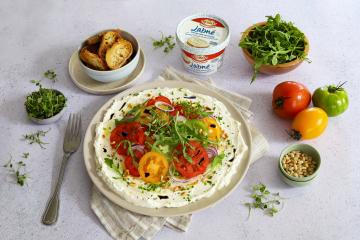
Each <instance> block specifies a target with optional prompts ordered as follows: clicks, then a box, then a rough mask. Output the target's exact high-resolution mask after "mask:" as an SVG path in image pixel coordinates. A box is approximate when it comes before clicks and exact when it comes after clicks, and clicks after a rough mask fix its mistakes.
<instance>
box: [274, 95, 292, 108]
mask: <svg viewBox="0 0 360 240" xmlns="http://www.w3.org/2000/svg"><path fill="white" fill-rule="evenodd" d="M289 98H290V97H278V98H277V99H275V105H276V108H281V107H282V106H284V103H285V100H286V99H289Z"/></svg>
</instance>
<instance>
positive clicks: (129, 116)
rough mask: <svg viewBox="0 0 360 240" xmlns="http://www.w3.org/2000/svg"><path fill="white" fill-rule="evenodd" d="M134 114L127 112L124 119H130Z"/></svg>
mask: <svg viewBox="0 0 360 240" xmlns="http://www.w3.org/2000/svg"><path fill="white" fill-rule="evenodd" d="M134 117H135V115H134V114H128V115H126V116H125V118H126V119H131V118H134Z"/></svg>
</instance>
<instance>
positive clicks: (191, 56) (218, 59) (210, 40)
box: [176, 14, 230, 75]
mask: <svg viewBox="0 0 360 240" xmlns="http://www.w3.org/2000/svg"><path fill="white" fill-rule="evenodd" d="M176 40H177V42H178V44H179V46H180V48H181V51H182V61H183V63H184V66H185V68H186V70H187V71H189V72H191V73H194V74H200V75H209V74H212V73H215V72H216V71H217V70H218V69H219V68H220V66H221V65H222V63H223V58H224V52H225V48H226V46H227V45H228V44H229V40H230V32H229V26H228V25H227V24H226V22H225V21H224V20H222V19H221V18H219V17H217V16H214V15H208V14H196V15H193V16H190V17H187V18H185V19H184V20H182V21H181V22H180V23H179V25H178V27H177V31H176Z"/></svg>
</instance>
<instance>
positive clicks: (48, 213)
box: [42, 153, 71, 225]
mask: <svg viewBox="0 0 360 240" xmlns="http://www.w3.org/2000/svg"><path fill="white" fill-rule="evenodd" d="M70 155H71V154H70V153H65V154H64V157H63V160H62V162H61V167H60V172H59V177H58V179H57V182H56V186H55V189H54V191H53V193H52V194H51V196H50V200H49V202H48V204H47V205H46V208H45V212H44V214H43V216H42V223H43V224H45V225H51V224H54V223H55V222H56V221H57V218H58V213H59V192H60V187H61V183H62V181H63V178H64V172H65V167H66V164H67V162H68V159H69V157H70Z"/></svg>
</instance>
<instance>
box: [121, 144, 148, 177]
mask: <svg viewBox="0 0 360 240" xmlns="http://www.w3.org/2000/svg"><path fill="white" fill-rule="evenodd" d="M133 153H134V158H135V159H134V158H133V157H131V156H130V155H129V156H126V157H125V161H124V165H125V168H126V169H127V170H129V174H130V175H131V176H133V177H140V174H139V171H138V166H139V161H140V159H141V157H142V156H143V155H144V153H145V152H144V151H139V150H133Z"/></svg>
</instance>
